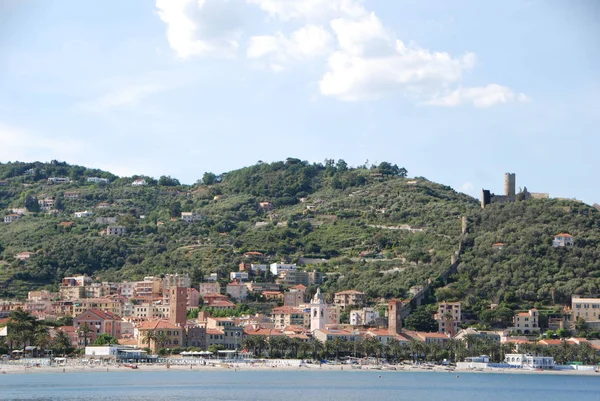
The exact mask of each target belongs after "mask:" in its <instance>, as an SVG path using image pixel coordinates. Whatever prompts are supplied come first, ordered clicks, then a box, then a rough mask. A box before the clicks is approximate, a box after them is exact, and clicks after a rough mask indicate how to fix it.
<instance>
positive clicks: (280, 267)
mask: <svg viewBox="0 0 600 401" xmlns="http://www.w3.org/2000/svg"><path fill="white" fill-rule="evenodd" d="M270 270H271V274H272V275H273V276H279V273H281V272H282V271H288V270H296V265H295V264H284V263H271V265H270Z"/></svg>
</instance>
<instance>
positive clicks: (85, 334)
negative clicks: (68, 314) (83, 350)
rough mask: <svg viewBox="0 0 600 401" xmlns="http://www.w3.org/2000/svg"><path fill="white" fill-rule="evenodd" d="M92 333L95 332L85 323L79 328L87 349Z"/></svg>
mask: <svg viewBox="0 0 600 401" xmlns="http://www.w3.org/2000/svg"><path fill="white" fill-rule="evenodd" d="M92 331H94V330H93V329H92V328H91V327H90V325H89V324H88V323H87V322H85V323H84V324H83V326H81V327H79V333H81V334H83V346H84V347H87V345H88V341H87V340H88V334H90V333H91V332H92Z"/></svg>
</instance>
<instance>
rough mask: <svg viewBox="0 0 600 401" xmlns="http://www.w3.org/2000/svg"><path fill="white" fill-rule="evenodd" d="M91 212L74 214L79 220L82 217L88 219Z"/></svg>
mask: <svg viewBox="0 0 600 401" xmlns="http://www.w3.org/2000/svg"><path fill="white" fill-rule="evenodd" d="M91 215H92V212H88V211H87V210H86V211H84V212H75V218H77V219H81V218H82V217H90V216H91Z"/></svg>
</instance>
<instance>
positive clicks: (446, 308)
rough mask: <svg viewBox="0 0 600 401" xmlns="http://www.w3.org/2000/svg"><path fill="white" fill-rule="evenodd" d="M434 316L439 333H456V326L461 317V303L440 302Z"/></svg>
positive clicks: (452, 334) (458, 324) (457, 326)
mask: <svg viewBox="0 0 600 401" xmlns="http://www.w3.org/2000/svg"><path fill="white" fill-rule="evenodd" d="M434 318H435V320H436V321H437V323H438V332H439V333H448V334H449V335H451V336H454V335H455V334H456V333H458V328H459V326H460V322H461V319H462V314H461V303H460V302H440V303H439V304H438V311H437V313H436V314H435V317H434Z"/></svg>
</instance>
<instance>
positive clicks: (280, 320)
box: [271, 306, 310, 329]
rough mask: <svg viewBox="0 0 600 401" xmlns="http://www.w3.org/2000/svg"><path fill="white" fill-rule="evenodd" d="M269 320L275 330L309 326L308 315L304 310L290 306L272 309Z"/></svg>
mask: <svg viewBox="0 0 600 401" xmlns="http://www.w3.org/2000/svg"><path fill="white" fill-rule="evenodd" d="M271 318H272V320H273V323H274V324H275V328H276V329H284V328H285V327H287V326H301V327H305V328H308V327H309V325H310V313H309V312H307V311H305V310H304V309H300V308H295V307H292V306H280V307H277V308H273V310H272V311H271Z"/></svg>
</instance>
